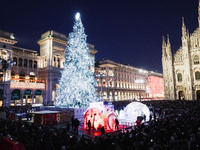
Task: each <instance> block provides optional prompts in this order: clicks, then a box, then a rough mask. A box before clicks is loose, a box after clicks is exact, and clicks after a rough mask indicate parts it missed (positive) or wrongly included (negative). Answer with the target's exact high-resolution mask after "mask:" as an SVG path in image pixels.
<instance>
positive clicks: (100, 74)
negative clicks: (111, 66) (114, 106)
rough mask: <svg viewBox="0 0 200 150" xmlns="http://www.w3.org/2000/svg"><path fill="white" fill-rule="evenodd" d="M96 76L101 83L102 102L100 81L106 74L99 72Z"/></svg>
mask: <svg viewBox="0 0 200 150" xmlns="http://www.w3.org/2000/svg"><path fill="white" fill-rule="evenodd" d="M96 76H97V77H99V78H100V82H101V101H103V95H102V79H103V77H105V76H106V74H105V73H100V72H99V73H98V74H97V75H96Z"/></svg>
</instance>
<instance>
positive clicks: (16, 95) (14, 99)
mask: <svg viewBox="0 0 200 150" xmlns="http://www.w3.org/2000/svg"><path fill="white" fill-rule="evenodd" d="M21 95H22V93H21V91H20V90H19V89H15V90H13V91H12V93H11V103H10V105H11V106H16V105H21Z"/></svg>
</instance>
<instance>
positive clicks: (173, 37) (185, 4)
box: [0, 0, 198, 73]
mask: <svg viewBox="0 0 200 150" xmlns="http://www.w3.org/2000/svg"><path fill="white" fill-rule="evenodd" d="M0 6H1V8H0V14H1V15H0V29H2V30H5V31H8V32H13V33H14V36H15V38H16V39H17V40H18V44H17V45H16V46H20V47H23V48H27V49H32V50H37V51H39V46H38V45H37V43H36V41H37V40H38V39H40V36H41V34H42V33H44V32H46V31H48V30H55V31H58V32H61V33H64V34H66V35H68V34H69V33H70V32H72V27H73V24H74V15H75V13H76V12H77V11H78V12H80V13H81V17H82V22H83V24H84V27H85V32H86V34H87V35H88V39H87V42H89V43H91V44H94V45H95V48H96V49H97V50H98V53H97V54H96V60H101V59H103V58H105V59H111V60H113V61H117V62H119V63H124V64H130V65H132V66H135V67H141V68H143V69H147V70H152V71H156V72H160V73H162V62H161V58H162V57H161V56H162V36H163V35H164V36H166V35H167V34H169V36H170V41H171V43H172V48H173V49H174V51H176V50H177V49H178V48H179V47H180V46H181V26H182V16H183V17H184V18H185V24H186V27H187V28H188V29H189V31H190V33H192V32H193V31H194V30H195V29H196V28H197V26H198V0H115V1H112V0H107V1H104V0H79V1H76V0H55V1H53V0H40V1H37V0H26V1H23V0H12V1H9V0H7V1H5V0H4V1H1V4H0Z"/></svg>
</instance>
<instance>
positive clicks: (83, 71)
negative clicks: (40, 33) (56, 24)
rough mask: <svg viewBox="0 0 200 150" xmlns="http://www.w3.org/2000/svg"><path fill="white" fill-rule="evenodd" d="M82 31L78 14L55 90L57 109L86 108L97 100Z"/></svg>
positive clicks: (88, 54) (88, 52) (90, 64)
mask: <svg viewBox="0 0 200 150" xmlns="http://www.w3.org/2000/svg"><path fill="white" fill-rule="evenodd" d="M84 30H85V29H84V27H83V24H82V21H81V18H80V14H79V13H77V14H76V16H75V23H74V26H73V32H72V33H70V34H69V37H68V45H67V48H66V50H65V63H64V68H63V71H62V76H61V79H60V81H59V86H58V88H57V90H56V93H57V96H56V102H55V105H56V106H58V107H65V108H77V107H86V106H88V105H89V103H90V102H94V101H96V100H97V96H96V90H95V85H96V80H95V77H94V73H93V72H92V70H91V69H90V68H91V67H93V66H94V59H93V58H92V57H91V56H90V50H89V48H88V46H87V43H86V37H87V36H86V34H85V31H84Z"/></svg>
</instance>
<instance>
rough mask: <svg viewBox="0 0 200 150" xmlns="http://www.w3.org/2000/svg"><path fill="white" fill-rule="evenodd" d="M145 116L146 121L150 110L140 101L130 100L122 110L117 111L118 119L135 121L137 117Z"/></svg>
mask: <svg viewBox="0 0 200 150" xmlns="http://www.w3.org/2000/svg"><path fill="white" fill-rule="evenodd" d="M144 115H145V116H146V121H148V120H149V116H150V111H149V108H148V107H147V106H146V105H145V104H143V103H140V102H132V103H130V104H128V105H127V106H126V107H125V109H124V110H122V111H120V113H119V116H118V118H119V120H120V121H129V122H136V120H137V118H138V117H144Z"/></svg>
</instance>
